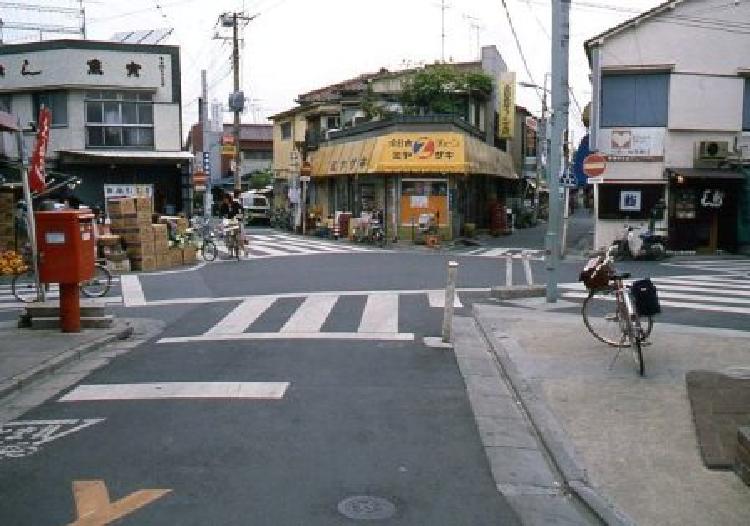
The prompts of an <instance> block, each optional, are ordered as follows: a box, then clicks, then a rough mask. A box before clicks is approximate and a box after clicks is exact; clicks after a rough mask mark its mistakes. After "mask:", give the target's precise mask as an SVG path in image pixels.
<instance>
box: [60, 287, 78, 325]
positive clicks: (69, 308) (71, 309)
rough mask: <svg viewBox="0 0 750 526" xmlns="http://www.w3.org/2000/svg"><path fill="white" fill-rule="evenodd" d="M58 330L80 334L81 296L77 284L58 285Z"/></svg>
mask: <svg viewBox="0 0 750 526" xmlns="http://www.w3.org/2000/svg"><path fill="white" fill-rule="evenodd" d="M60 328H61V329H62V332H81V296H80V290H79V288H78V284H77V283H60Z"/></svg>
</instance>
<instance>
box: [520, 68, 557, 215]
mask: <svg viewBox="0 0 750 526" xmlns="http://www.w3.org/2000/svg"><path fill="white" fill-rule="evenodd" d="M548 76H549V73H545V74H544V86H539V85H538V84H534V83H533V82H519V83H518V85H519V86H522V87H524V88H532V89H538V90H540V91H541V92H542V96H541V99H542V118H541V120H540V123H539V127H538V129H537V132H536V185H535V186H536V187H535V188H534V223H536V222H537V221H538V219H539V211H540V208H541V203H540V200H539V188H540V186H541V183H542V174H543V172H544V164H543V163H542V157H543V156H545V154H546V153H547V93H550V90H549V89H547V77H548ZM540 137H541V141H540V139H539V138H540Z"/></svg>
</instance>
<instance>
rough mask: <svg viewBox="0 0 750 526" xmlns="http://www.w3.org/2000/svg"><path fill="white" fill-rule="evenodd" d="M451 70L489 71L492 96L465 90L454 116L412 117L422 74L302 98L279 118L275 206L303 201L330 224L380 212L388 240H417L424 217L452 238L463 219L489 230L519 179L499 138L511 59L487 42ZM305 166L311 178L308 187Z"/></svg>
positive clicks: (347, 84)
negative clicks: (409, 111)
mask: <svg viewBox="0 0 750 526" xmlns="http://www.w3.org/2000/svg"><path fill="white" fill-rule="evenodd" d="M447 66H449V67H451V68H455V69H456V70H458V71H461V72H484V73H486V74H487V75H488V76H489V77H490V78H492V79H493V87H492V90H491V92H490V93H487V94H476V93H467V94H466V95H465V96H464V97H463V98H462V100H461V103H460V110H459V111H457V112H456V113H454V114H451V115H440V114H436V115H430V114H422V115H405V114H404V108H403V107H402V103H401V94H402V91H403V86H404V82H405V81H407V79H409V78H410V77H411V76H413V75H414V74H415V72H416V70H407V71H399V72H389V71H387V70H381V71H379V72H376V73H372V74H365V75H361V76H359V77H356V78H354V79H350V80H347V81H344V82H341V83H338V84H334V85H331V86H326V87H324V88H321V89H318V90H314V91H312V92H309V93H306V94H303V95H301V96H300V97H299V98H298V103H299V106H297V107H295V108H293V109H292V110H289V111H287V112H283V113H280V114H278V115H275V116H273V117H272V120H273V122H274V135H273V139H274V175H275V195H274V197H275V200H276V206H291V207H292V208H294V209H295V210H297V211H299V210H300V209H301V208H302V207H301V206H298V203H299V202H300V201H301V200H305V201H306V203H307V206H308V208H309V209H314V210H315V211H316V213H317V214H318V215H320V216H322V217H326V218H333V217H335V214H336V212H350V213H352V214H354V216H355V217H356V216H359V215H360V214H361V213H363V212H373V211H377V210H381V211H383V212H384V217H385V222H386V231H387V235H388V237H389V238H395V237H398V238H401V239H408V238H409V236H412V235H413V231H414V228H415V224H416V223H417V221H418V217H419V215H420V214H422V213H431V214H433V215H434V216H435V218H436V222H437V224H438V226H439V230H440V232H441V234H442V236H443V237H444V238H451V237H454V236H456V235H459V234H460V233H461V231H462V230H463V226H464V224H465V223H474V224H475V225H476V226H478V227H479V228H482V227H488V226H489V223H490V215H491V212H490V209H491V208H492V206H493V205H494V204H496V203H499V202H501V201H503V202H504V199H505V198H506V197H507V196H509V195H511V194H514V192H515V191H516V186H517V184H516V183H517V179H518V176H517V175H516V172H515V171H514V168H513V163H512V161H511V158H510V154H509V153H508V152H507V151H506V150H508V149H509V145H508V143H507V142H506V141H505V140H502V139H500V137H499V136H498V114H497V107H498V83H497V82H496V80H497V79H498V78H499V76H500V74H501V73H503V72H505V71H506V67H505V63H504V62H503V60H502V58H501V57H500V54H499V53H498V51H497V49H496V48H495V47H494V46H488V47H485V48H483V50H482V60H480V61H477V62H470V63H461V64H449V65H447ZM429 67H431V66H427V68H429ZM303 166H305V167H307V170H308V171H309V177H310V181H309V183H306V184H307V188H304V189H302V191H301V185H300V175H299V174H300V171H301V168H302V167H303ZM297 217H298V220H299V212H298V215H297Z"/></svg>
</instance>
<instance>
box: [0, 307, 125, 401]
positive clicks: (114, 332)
mask: <svg viewBox="0 0 750 526" xmlns="http://www.w3.org/2000/svg"><path fill="white" fill-rule="evenodd" d="M134 331H135V329H134V328H133V325H131V324H130V323H128V322H123V321H119V322H116V323H115V327H113V328H112V329H111V330H109V331H108V332H107V333H106V334H105V335H104V336H101V337H100V338H97V339H95V340H93V341H90V342H88V343H84V344H82V345H79V346H77V347H74V348H72V349H68V350H67V351H63V352H61V353H60V354H58V355H56V356H53V357H52V358H49V359H48V360H45V361H44V362H42V363H41V364H39V365H36V366H34V367H31V368H30V369H27V370H26V371H24V372H23V373H21V374H18V375H16V376H14V377H12V378H11V379H9V380H5V381H4V382H2V383H0V399H2V398H5V397H6V396H8V395H10V394H12V393H14V392H15V391H19V390H21V389H23V388H24V387H26V386H27V385H28V384H30V383H32V382H33V381H34V380H38V379H39V378H41V377H43V376H46V375H48V374H50V373H52V372H54V371H56V370H58V369H60V368H61V367H64V366H65V365H67V364H69V363H70V362H72V361H75V360H78V359H80V358H81V357H82V356H84V355H86V354H88V353H90V352H92V351H95V350H97V349H99V348H100V347H103V346H105V345H107V344H109V343H112V342H114V341H117V340H127V339H128V338H130V337H131V336H132V335H133V333H134Z"/></svg>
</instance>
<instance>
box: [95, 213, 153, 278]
mask: <svg viewBox="0 0 750 526" xmlns="http://www.w3.org/2000/svg"><path fill="white" fill-rule="evenodd" d="M145 200H148V201H150V199H148V198H135V199H133V198H122V199H112V200H110V201H108V202H107V211H108V214H109V219H110V221H111V230H112V233H113V234H116V235H118V236H120V237H121V238H122V240H123V242H124V244H125V250H126V252H127V255H128V257H129V258H130V260H131V268H132V269H133V270H154V269H156V257H155V256H156V252H155V246H154V229H153V226H152V225H151V205H150V203H148V202H146V201H145Z"/></svg>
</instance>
